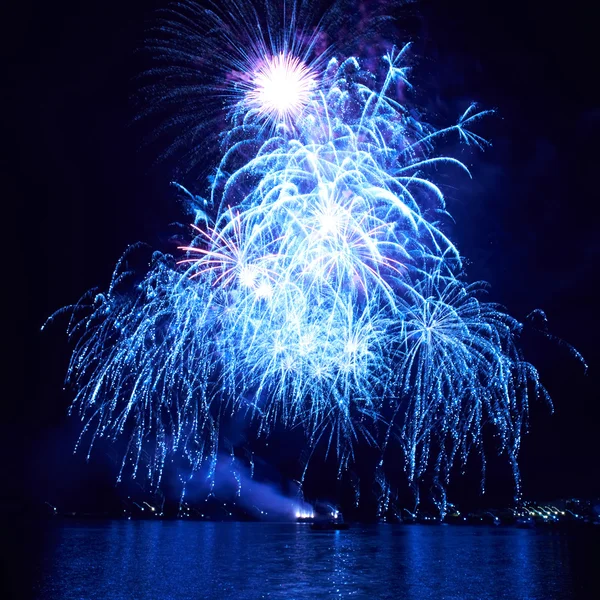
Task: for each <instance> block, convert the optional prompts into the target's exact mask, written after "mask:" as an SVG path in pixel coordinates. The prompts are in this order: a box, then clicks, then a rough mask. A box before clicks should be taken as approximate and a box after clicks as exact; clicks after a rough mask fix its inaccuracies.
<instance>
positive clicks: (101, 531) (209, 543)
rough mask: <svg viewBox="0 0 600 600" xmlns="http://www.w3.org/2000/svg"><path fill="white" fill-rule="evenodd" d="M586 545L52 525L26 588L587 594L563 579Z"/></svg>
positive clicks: (152, 525)
mask: <svg viewBox="0 0 600 600" xmlns="http://www.w3.org/2000/svg"><path fill="white" fill-rule="evenodd" d="M590 544H591V539H587V538H585V536H584V537H583V538H582V537H581V536H573V535H570V534H557V533H550V532H540V531H536V530H519V529H512V528H486V527H452V526H429V527H427V526H401V525H400V526H393V525H382V526H373V527H362V528H361V527H358V526H355V527H354V528H352V529H350V530H349V531H333V532H312V531H311V530H310V528H309V527H308V526H307V525H302V524H299V525H295V524H289V525H281V524H261V523H196V522H182V521H172V522H169V521H157V522H148V521H145V522H135V521H112V522H99V523H74V522H63V523H57V524H56V525H55V526H53V527H52V528H51V529H50V531H49V532H48V535H47V536H46V545H45V551H44V557H45V558H44V564H43V568H42V572H41V575H40V581H39V582H38V586H37V589H38V590H39V595H38V597H40V598H48V599H59V598H60V599H61V600H70V599H78V600H79V599H82V598H85V599H90V600H95V599H102V600H109V599H116V600H118V599H125V598H135V599H136V600H146V599H152V600H155V599H161V600H162V599H164V600H167V599H173V600H179V599H198V600H200V599H208V598H211V599H213V598H214V599H231V598H243V599H249V600H255V599H256V600H258V599H261V598H275V599H277V598H281V599H283V598H285V599H299V600H302V599H310V600H313V599H317V598H378V599H382V600H385V599H402V600H413V599H414V600H424V599H425V600H427V599H434V598H444V599H445V600H453V599H456V600H469V599H473V600H484V599H488V598H489V599H492V598H493V599H497V598H507V599H511V600H513V599H520V598H523V599H525V598H527V599H538V598H539V599H540V600H549V599H556V600H561V599H565V600H566V599H567V598H588V597H589V598H591V597H594V594H593V592H592V590H591V589H588V585H591V582H592V581H593V580H592V575H591V573H590V574H587V573H584V577H583V578H581V573H580V577H579V578H578V579H577V581H575V580H574V578H573V570H574V564H573V560H575V558H574V557H576V556H578V553H579V554H585V555H587V553H588V551H591V550H589V548H588V546H589V545H590ZM574 545H575V547H574ZM586 548H587V549H586ZM586 578H587V579H586Z"/></svg>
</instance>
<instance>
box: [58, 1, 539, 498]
mask: <svg viewBox="0 0 600 600" xmlns="http://www.w3.org/2000/svg"><path fill="white" fill-rule="evenodd" d="M233 6H235V9H236V11H241V12H244V11H248V12H247V13H244V14H247V15H250V14H256V13H254V12H253V11H254V8H252V7H251V6H250V5H248V6H250V8H248V7H246V8H242V6H241V5H237V4H235V5H233ZM252 6H253V5H252ZM293 6H294V7H295V8H294V10H293V11H292V13H291V17H290V18H289V20H288V21H289V22H288V23H287V27H284V28H283V29H282V30H281V32H280V34H279V35H278V36H275V37H273V33H272V29H269V30H268V34H266V33H263V31H262V29H260V25H258V26H256V28H255V29H253V30H252V31H254V34H252V35H250V36H248V30H247V29H244V27H245V26H244V25H239V26H236V27H232V26H231V23H229V22H228V26H225V25H226V24H225V23H224V21H223V16H222V15H221V16H220V15H219V14H218V13H215V12H212V13H210V14H209V22H210V23H211V27H213V28H215V27H217V28H218V26H220V27H221V29H218V31H219V34H218V36H217V38H218V39H219V40H221V42H222V39H221V38H223V39H224V40H225V41H226V42H227V43H226V44H225V46H224V47H223V49H222V52H221V55H220V57H221V58H222V59H223V61H224V63H225V64H226V65H229V68H230V69H231V71H232V72H234V73H236V74H238V75H236V77H237V78H238V79H236V78H235V77H234V80H235V82H234V84H233V86H230V87H226V86H225V87H224V88H223V89H226V90H227V92H228V94H229V96H228V97H229V98H230V110H229V129H228V130H227V131H226V132H225V134H224V136H223V138H222V147H223V158H222V160H221V162H220V164H219V166H218V169H217V172H216V174H215V176H214V177H213V179H212V185H211V189H210V194H209V200H207V201H205V206H206V208H207V210H206V212H202V213H201V218H199V219H197V221H196V224H195V225H194V226H193V234H194V235H193V236H192V238H191V239H190V242H189V244H188V245H186V246H184V247H181V248H180V249H179V251H180V253H181V254H180V257H179V259H178V260H177V261H174V260H172V259H170V258H169V257H166V256H163V255H160V254H156V255H155V257H154V259H153V263H152V266H151V268H150V270H149V272H148V273H147V274H146V275H145V277H144V279H143V280H142V281H141V283H138V284H131V285H129V286H127V280H128V278H129V277H130V274H129V273H128V272H127V268H126V266H127V255H126V256H125V257H124V258H123V260H122V261H121V263H120V264H119V265H118V266H117V269H116V271H115V275H114V279H113V283H112V284H111V287H110V289H109V291H108V292H107V293H106V294H97V295H94V294H90V295H86V296H85V297H84V298H83V299H82V301H81V302H80V303H79V304H78V305H77V306H76V307H74V309H75V310H74V311H73V317H72V321H71V327H70V333H71V335H72V336H73V337H74V339H75V340H76V345H75V350H74V352H73V356H72V359H71V363H70V367H69V373H68V380H69V381H70V382H71V383H72V384H73V385H74V387H75V389H76V397H75V401H74V403H73V409H72V410H73V411H76V412H77V414H78V415H79V416H80V418H81V419H82V420H83V423H84V427H83V432H82V436H83V434H88V433H89V435H90V436H91V444H90V450H91V446H93V444H94V443H95V440H96V439H97V438H110V439H116V438H118V437H119V436H126V437H127V439H128V440H129V445H128V447H127V451H126V453H125V456H124V460H123V465H122V469H121V470H122V471H123V469H124V468H125V467H126V466H127V465H128V463H131V465H132V467H131V469H132V473H133V475H134V476H135V475H136V474H137V473H138V469H139V468H141V467H142V468H144V469H146V470H147V473H148V475H149V477H150V478H151V479H152V481H153V482H154V483H155V484H156V485H158V484H159V483H160V479H161V476H162V472H163V468H164V465H165V461H166V459H167V457H168V456H169V455H171V454H174V453H176V454H177V453H178V454H183V455H185V456H186V457H187V458H188V459H189V462H190V464H191V471H192V473H193V472H194V471H197V470H198V469H199V468H200V467H201V465H202V464H203V462H204V461H205V460H206V459H209V460H210V461H212V464H213V465H214V464H216V456H217V452H218V444H219V426H220V423H221V422H222V420H223V419H227V418H229V417H231V416H233V415H236V414H243V415H246V416H247V419H248V421H251V422H254V423H256V425H257V431H258V433H259V435H268V434H269V432H270V431H271V430H272V429H273V428H274V427H275V426H276V425H277V424H283V425H284V426H286V427H288V428H291V427H295V426H300V427H302V428H303V430H304V431H305V433H306V436H307V440H308V444H309V446H310V447H311V448H313V449H314V448H315V447H316V446H317V445H318V444H319V443H324V444H326V447H327V448H328V451H329V450H332V449H335V452H336V453H337V456H338V458H339V464H340V472H342V471H343V470H344V469H345V468H346V467H347V466H348V465H349V464H350V462H351V460H352V458H353V453H354V448H355V443H356V441H357V440H359V439H363V440H366V442H367V443H369V444H372V445H376V446H378V447H379V448H380V449H381V455H382V459H383V457H384V456H385V457H386V460H389V459H390V456H392V457H398V456H399V455H400V453H401V454H402V455H403V457H404V460H405V463H406V472H407V474H408V478H409V480H410V481H411V482H412V481H418V480H419V479H420V478H421V477H422V476H423V474H424V473H425V472H426V471H427V470H428V469H431V470H432V471H433V472H434V474H435V477H436V481H437V482H438V484H439V485H440V486H441V488H443V487H444V486H445V485H446V484H447V482H448V478H449V474H450V469H451V467H452V466H453V465H454V464H455V463H456V462H457V461H460V462H461V463H464V462H465V461H466V459H467V456H468V455H469V453H470V452H471V451H473V449H476V450H477V451H479V452H481V454H482V455H483V449H482V431H483V427H484V426H487V427H489V428H491V429H492V430H493V431H494V432H495V433H496V434H497V437H498V439H499V440H500V450H501V451H502V452H504V453H506V455H507V457H508V459H509V461H510V463H511V465H512V468H513V473H514V477H515V482H516V484H517V493H518V489H519V472H518V463H517V456H518V452H519V445H520V436H521V433H522V431H523V428H524V426H525V424H526V420H527V412H528V403H529V394H530V393H534V394H535V395H540V394H541V395H543V396H545V397H547V394H546V392H545V390H544V388H543V387H542V386H541V384H540V383H539V378H538V374H537V371H536V370H535V368H534V367H532V366H531V365H530V364H528V363H527V362H525V361H524V360H523V359H522V357H521V354H520V352H519V350H518V347H517V341H518V336H519V334H520V331H521V327H522V326H521V325H520V324H519V323H518V322H517V321H516V320H515V319H513V318H511V317H509V316H508V315H506V314H505V313H504V312H503V311H502V310H501V309H500V308H499V307H498V306H496V305H494V304H491V303H487V302H483V301H482V300H481V299H480V295H481V292H482V290H483V286H482V285H481V284H475V285H469V284H467V283H466V282H465V281H464V280H463V277H462V275H461V257H460V254H459V252H458V250H457V248H456V247H455V246H454V244H453V243H452V241H451V240H450V239H449V238H448V237H447V236H446V234H445V233H444V231H443V229H444V226H443V223H444V219H445V218H446V217H447V216H448V214H447V212H446V206H445V201H444V195H443V192H442V190H441V189H440V187H439V186H438V185H437V184H436V183H435V182H434V181H433V180H432V179H431V176H430V174H431V173H434V172H435V170H436V169H437V168H439V167H441V166H444V167H452V168H455V169H456V170H457V172H466V173H467V174H468V170H467V169H466V167H465V166H464V165H463V164H462V163H461V162H460V161H458V160H457V159H455V158H452V157H445V156H441V155H439V154H437V153H436V147H437V143H438V142H439V141H440V140H442V139H443V138H445V137H446V136H449V135H455V136H457V138H458V139H460V140H461V141H462V142H463V143H465V144H468V145H473V146H475V147H478V148H481V147H483V146H484V145H485V144H486V142H485V140H484V139H483V138H482V137H480V136H479V135H478V134H476V133H474V132H473V131H472V129H471V128H472V127H473V126H474V125H475V124H476V123H477V121H478V120H479V119H480V118H481V117H483V116H485V115H486V114H487V113H488V112H489V111H477V109H476V107H475V106H471V107H469V108H468V109H467V110H466V112H465V113H464V114H463V115H462V116H461V117H460V119H459V120H458V122H457V124H456V125H454V126H450V127H447V128H445V129H441V130H435V129H434V128H432V127H431V126H429V125H427V124H426V123H423V122H420V121H418V120H417V119H416V117H415V114H416V113H415V112H414V111H410V110H409V109H408V108H407V107H406V106H405V105H404V104H402V103H401V102H400V101H399V100H398V99H397V98H396V97H395V95H394V91H395V90H397V89H398V86H399V85H401V86H403V87H404V88H409V86H410V83H409V81H408V69H407V67H406V65H405V60H406V53H407V50H408V46H405V47H404V48H402V49H400V50H396V49H394V50H391V51H389V52H387V53H386V54H385V55H384V56H383V58H382V65H384V72H383V74H382V76H381V77H378V73H376V72H374V73H369V72H367V71H366V70H365V69H364V68H363V67H362V66H361V62H360V60H359V59H358V58H354V57H350V58H347V59H345V60H342V61H341V62H340V61H338V59H336V58H335V57H332V58H330V59H329V61H328V62H327V63H326V64H325V63H324V61H323V59H322V57H320V56H317V58H314V54H315V45H316V44H315V36H314V35H312V36H310V35H306V31H307V30H306V29H304V30H303V31H304V35H303V36H299V38H298V39H307V40H308V42H306V43H305V44H304V45H303V44H301V43H296V42H294V41H293V40H295V39H296V38H295V36H294V33H295V30H294V28H297V27H299V21H298V18H299V14H300V12H301V11H300V12H299V9H298V6H300V5H296V4H294V5H293ZM195 10H196V9H194V8H193V6H192V5H191V4H184V5H183V7H182V8H181V13H180V17H181V18H180V19H179V21H178V19H177V13H173V12H169V13H168V18H167V21H166V22H165V23H164V24H163V26H162V29H161V30H162V32H163V33H164V32H165V31H166V32H167V33H168V34H169V35H170V36H171V42H170V43H171V44H172V45H171V46H169V45H166V46H161V48H162V52H163V58H164V56H165V55H166V56H167V58H169V59H173V60H188V59H189V57H190V53H191V52H192V49H191V43H190V40H192V39H197V35H198V33H197V31H196V32H195V33H194V27H195V25H196V24H195V23H194V22H193V17H194V16H198V13H196V12H195ZM269 10H271V9H270V8H269ZM190 11H191V12H190ZM269 18H271V13H269ZM200 22H201V23H204V25H205V26H206V21H202V20H200ZM256 31H258V32H259V33H258V34H257V33H256ZM194 36H196V37H194ZM248 37H250V38H251V39H252V42H253V43H252V44H250V45H246V46H240V45H239V43H238V42H239V40H240V39H246V38H248ZM173 39H175V40H176V42H177V43H174V42H173V41H172V40H173ZM179 42H180V43H179ZM244 48H246V50H244ZM328 53H331V50H328ZM158 72H159V73H162V72H163V71H162V70H161V69H158ZM240 73H247V74H248V76H247V77H245V78H244V79H243V80H241V81H240V80H239V74H240ZM177 93H180V94H181V93H183V94H184V95H188V96H189V95H190V94H189V90H188V89H187V88H186V87H185V86H183V88H182V89H181V90H178V91H177V90H176V93H175V94H174V95H173V94H171V95H168V96H167V98H166V99H167V100H168V101H171V100H172V99H173V97H177ZM193 107H194V104H193V103H192V109H191V110H192V112H193ZM186 111H187V112H185V114H184V117H186V118H188V117H189V115H190V108H189V107H188V108H186ZM193 116H194V115H192V117H193ZM176 117H177V115H174V116H173V118H176ZM184 120H185V119H184ZM192 129H193V131H195V132H197V131H198V130H197V129H194V128H192ZM179 187H180V189H182V190H184V191H185V188H182V187H181V186H179ZM198 214H200V213H198ZM80 309H81V310H83V311H84V312H83V316H81V317H79V316H78V315H80V314H81V312H80ZM395 442H398V443H395ZM146 454H147V455H148V456H149V458H147V459H143V458H142V457H144V456H146ZM394 460H397V458H394ZM443 496H444V497H445V494H444V495H443Z"/></svg>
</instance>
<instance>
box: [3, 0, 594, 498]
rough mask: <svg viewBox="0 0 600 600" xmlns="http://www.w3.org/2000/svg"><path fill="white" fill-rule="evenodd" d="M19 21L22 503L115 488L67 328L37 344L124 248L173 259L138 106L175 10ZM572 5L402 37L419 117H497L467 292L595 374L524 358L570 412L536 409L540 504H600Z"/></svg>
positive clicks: (471, 244)
mask: <svg viewBox="0 0 600 600" xmlns="http://www.w3.org/2000/svg"><path fill="white" fill-rule="evenodd" d="M14 4H15V5H14V6H12V7H11V8H10V10H11V11H12V12H11V14H10V15H7V16H5V17H4V18H2V19H1V22H2V23H3V32H2V36H1V37H2V43H3V44H4V45H5V50H4V52H3V54H4V56H5V57H7V60H6V66H7V67H8V68H7V70H5V71H4V80H3V85H2V88H3V91H2V101H3V105H4V109H3V111H2V119H3V125H4V136H3V141H4V143H3V145H2V146H3V147H2V152H3V157H2V176H3V177H2V179H3V185H2V191H3V206H4V207H5V208H8V216H7V217H6V218H5V230H7V231H8V232H9V238H8V243H6V244H5V245H4V248H5V249H4V277H3V292H4V293H3V296H4V306H5V309H4V320H5V322H6V323H8V331H9V338H8V351H7V353H8V355H9V361H8V363H6V364H7V366H8V372H7V373H6V374H5V376H4V394H3V407H2V412H1V413H0V414H2V417H1V419H2V428H3V432H2V443H4V444H5V449H4V455H5V460H4V461H2V462H3V467H4V469H5V470H6V472H5V473H3V474H2V482H1V485H2V487H3V488H4V490H5V493H6V494H7V497H8V502H9V503H11V504H16V503H18V502H21V501H22V499H23V498H25V499H26V500H28V501H29V502H33V503H35V502H39V501H40V500H42V499H44V498H45V497H47V496H48V495H52V494H55V495H57V494H58V495H59V496H60V493H59V492H57V489H59V490H63V492H62V493H63V495H65V494H67V493H71V492H73V493H74V492H78V493H80V494H81V490H82V489H92V488H93V489H95V488H94V486H96V485H97V481H98V480H101V481H103V482H104V481H105V480H108V479H110V480H111V481H113V479H112V478H113V474H112V472H111V467H110V464H104V463H102V461H98V464H95V465H92V466H89V465H88V466H86V465H84V464H83V459H82V458H81V457H75V458H73V456H72V452H71V450H72V447H73V443H74V436H75V435H76V431H77V424H76V423H75V424H74V423H73V422H72V421H70V420H69V419H68V418H67V416H66V411H67V408H68V404H69V400H70V396H69V394H68V393H65V392H63V391H62V379H63V376H64V373H65V369H66V365H67V361H68V357H69V346H68V345H67V342H66V339H65V336H64V335H63V325H62V323H59V324H58V325H57V326H56V327H54V328H53V329H52V330H50V331H48V332H45V333H43V334H41V333H40V327H41V325H42V323H43V322H44V320H45V318H46V317H47V316H48V315H50V314H51V313H52V312H53V311H54V310H56V309H58V308H60V307H61V306H64V305H66V304H69V303H71V302H73V301H76V300H77V299H78V298H79V296H80V295H81V294H83V293H84V292H85V291H86V290H88V289H89V288H92V287H95V286H99V287H106V285H107V284H108V281H109V277H110V274H111V272H112V269H113V266H114V264H115V262H116V260H117V259H118V258H119V256H120V255H121V253H122V251H123V250H124V249H125V247H126V246H127V245H128V244H131V243H134V242H136V241H138V240H142V241H145V242H148V243H150V244H152V245H153V246H156V247H157V248H162V249H168V248H165V244H166V243H167V237H166V235H165V233H164V232H165V225H166V224H168V223H169V222H171V221H172V220H174V219H176V218H177V216H178V213H177V208H176V205H175V203H174V201H173V195H172V192H171V190H170V189H169V187H168V182H169V180H170V172H169V168H168V166H167V165H165V164H160V163H159V164H154V163H153V158H154V157H153V154H152V152H151V151H149V150H144V149H141V148H140V146H141V138H142V134H143V131H140V129H139V128H136V127H132V126H131V121H132V119H133V116H134V111H133V109H132V106H131V103H130V101H129V96H130V95H131V93H132V92H133V89H134V86H133V83H132V79H133V77H134V76H135V75H136V73H137V71H138V70H139V66H140V65H139V58H136V55H135V54H134V51H135V49H136V48H139V47H140V45H141V40H142V33H143V27H144V23H145V22H146V21H147V20H148V19H149V18H150V16H151V14H152V10H153V8H155V7H158V6H162V5H164V3H163V2H160V1H158V0H151V1H145V2H141V1H138V0H132V1H129V2H115V1H113V0H106V1H104V2H80V3H73V2H64V3H39V5H38V6H35V5H33V4H29V3H27V2H22V3H18V5H17V4H16V3H14ZM490 4H493V6H490ZM558 6H559V8H556V9H555V8H553V7H552V4H551V3H548V2H542V1H532V0H522V1H521V2H516V1H514V0H508V1H505V2H496V3H488V2H474V1H473V0H456V1H453V2H445V1H441V0H440V1H433V0H431V1H428V2H422V3H420V4H418V5H416V6H413V7H411V9H410V10H409V11H408V12H407V17H406V25H405V26H404V27H403V25H402V21H401V23H400V27H401V28H404V29H406V30H407V33H409V34H411V35H412V36H413V37H414V38H415V41H416V51H417V52H418V53H419V60H418V62H417V64H416V69H415V73H414V76H413V80H414V81H415V82H416V83H419V82H420V83H422V89H423V90H424V91H423V92H421V93H420V95H419V96H418V98H417V100H418V101H419V102H420V103H421V104H424V105H425V106H426V108H427V109H428V110H430V111H432V112H437V113H438V114H440V115H443V116H444V117H445V118H446V117H447V118H449V119H452V118H454V117H455V116H456V115H457V114H458V110H459V108H460V107H464V105H465V103H466V102H467V101H468V100H477V101H478V102H480V103H481V105H482V107H486V108H487V107H490V108H496V109H497V115H498V116H497V117H493V118H492V119H490V120H489V121H488V122H487V123H485V124H482V126H481V129H480V130H479V132H481V133H482V134H484V135H485V136H486V137H488V138H489V139H491V141H492V142H493V147H492V148H491V149H489V150H487V151H486V152H485V153H484V154H482V155H479V156H475V155H469V160H468V162H469V163H470V164H471V165H472V170H473V176H474V178H473V180H472V181H465V180H461V181H457V182H456V183H453V188H454V189H452V190H450V192H449V209H450V212H451V213H452V214H453V215H454V216H455V218H456V225H454V226H453V228H452V235H453V236H454V239H455V240H456V241H457V243H458V245H459V247H460V248H461V250H462V252H463V254H464V255H465V256H466V257H467V258H469V259H470V264H469V267H468V275H469V278H471V279H479V278H484V279H486V280H488V281H489V282H490V283H491V284H492V292H491V296H490V298H491V299H492V300H495V301H498V302H501V303H502V304H504V305H505V306H506V307H507V308H508V310H509V312H510V313H511V314H513V315H515V316H516V317H518V318H520V319H523V318H524V317H525V315H526V314H527V313H528V312H529V311H531V310H533V309H535V308H541V309H543V310H545V311H546V313H547V315H548V318H549V322H550V329H551V331H552V332H553V333H555V334H556V335H557V336H559V337H560V338H563V339H564V340H566V341H568V342H570V343H572V344H573V345H574V346H575V347H577V348H578V349H579V350H580V351H581V352H582V354H583V355H584V356H585V358H586V360H587V362H588V364H589V367H590V369H589V373H588V375H587V376H585V377H584V376H583V375H582V369H581V368H580V366H579V365H578V364H577V363H576V362H575V361H573V360H572V359H571V358H570V357H569V355H568V353H567V352H566V351H564V350H563V349H561V348H560V347H559V346H558V345H553V344H551V343H547V342H544V341H543V340H542V338H535V339H533V340H530V341H529V342H528V346H527V350H528V351H529V352H530V353H531V354H530V355H529V356H531V357H532V360H535V362H536V364H537V366H539V368H540V372H541V374H542V377H543V379H544V381H545V382H546V384H547V387H548V389H549V391H550V393H551V395H552V396H553V398H554V401H555V413H554V415H552V416H551V415H550V413H549V411H548V410H547V408H546V407H545V406H544V405H543V404H542V403H541V402H540V403H534V404H533V406H532V407H531V433H530V435H528V436H527V437H526V438H525V440H524V443H523V452H522V468H523V479H524V486H525V493H526V495H528V496H530V497H533V496H539V497H545V498H552V497H557V496H564V495H579V494H582V495H583V494H599V493H600V490H599V487H598V486H599V479H600V476H599V471H598V463H599V461H598V441H597V431H598V425H599V416H600V410H599V407H598V392H597V388H598V382H599V378H598V369H599V368H600V362H599V353H598V341H597V340H598V335H599V333H600V330H599V327H598V312H597V306H598V294H599V289H598V288H599V281H598V267H597V265H598V259H599V255H600V251H599V249H600V244H599V241H598V240H599V238H598V234H597V228H598V221H597V218H596V216H595V215H596V213H597V212H598V209H597V203H598V192H597V183H596V181H597V166H596V164H595V162H596V159H597V157H598V152H597V149H596V142H597V139H598V133H599V124H600V106H599V101H598V96H597V94H594V91H595V87H597V83H596V81H595V74H596V73H597V64H596V61H595V56H597V51H596V50H595V48H594V44H593V40H594V36H593V33H594V32H593V30H592V26H593V25H592V23H593V21H594V19H593V17H592V14H591V9H589V11H590V12H589V14H587V13H586V11H587V10H588V9H586V8H584V6H583V3H582V5H581V6H580V7H578V6H577V4H576V3H562V4H559V5H558ZM5 352H6V351H5ZM105 462H106V461H105ZM107 478H108V479H107ZM498 480H499V481H502V482H503V485H504V483H506V482H504V479H503V478H502V477H501V476H500V475H499V476H498ZM459 485H460V483H459ZM86 486H87V487H86ZM89 486H91V488H90V487H89ZM491 487H492V490H493V488H494V486H493V482H492V486H491ZM109 488H110V490H112V489H113V488H112V487H111V486H110V485H109V486H108V487H107V489H109ZM64 490H67V492H64ZM102 493H107V494H110V493H113V492H112V491H109V492H105V491H103V492H102ZM491 493H494V492H493V491H492V492H491ZM497 493H500V492H497ZM83 494H84V495H85V492H84V493H83Z"/></svg>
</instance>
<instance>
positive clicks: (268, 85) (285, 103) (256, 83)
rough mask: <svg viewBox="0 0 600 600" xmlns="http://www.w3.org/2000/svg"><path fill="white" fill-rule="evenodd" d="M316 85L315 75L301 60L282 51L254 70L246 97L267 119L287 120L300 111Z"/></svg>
mask: <svg viewBox="0 0 600 600" xmlns="http://www.w3.org/2000/svg"><path fill="white" fill-rule="evenodd" d="M315 86H316V78H315V74H314V73H313V72H312V71H311V70H310V69H309V68H308V67H307V66H306V65H305V64H304V63H303V62H302V61H301V60H300V59H298V58H296V57H294V56H289V55H286V54H284V53H281V54H278V55H276V56H272V57H270V58H269V59H267V60H265V61H264V62H262V63H261V64H260V66H259V67H258V68H257V69H256V70H255V72H254V76H253V79H252V87H251V89H250V90H249V91H248V92H247V94H246V100H247V102H248V104H249V105H250V106H252V107H255V108H257V109H258V111H259V112H260V113H261V114H262V115H263V116H265V117H266V118H268V119H270V120H272V121H287V120H289V119H290V118H292V117H294V116H297V115H298V114H300V113H301V112H302V109H303V108H304V107H305V106H306V104H307V103H308V101H309V100H310V96H311V93H312V91H313V90H314V89H315Z"/></svg>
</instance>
